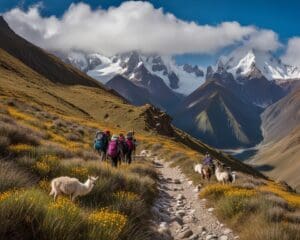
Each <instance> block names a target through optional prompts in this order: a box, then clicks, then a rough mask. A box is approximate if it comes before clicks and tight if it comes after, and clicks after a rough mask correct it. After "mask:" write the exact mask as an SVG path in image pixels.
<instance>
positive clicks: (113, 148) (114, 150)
mask: <svg viewBox="0 0 300 240" xmlns="http://www.w3.org/2000/svg"><path fill="white" fill-rule="evenodd" d="M107 154H108V156H110V157H116V156H118V141H110V142H109V144H108V151H107Z"/></svg>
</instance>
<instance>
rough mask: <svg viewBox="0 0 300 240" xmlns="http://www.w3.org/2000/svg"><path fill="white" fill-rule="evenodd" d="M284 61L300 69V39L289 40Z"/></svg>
mask: <svg viewBox="0 0 300 240" xmlns="http://www.w3.org/2000/svg"><path fill="white" fill-rule="evenodd" d="M282 60H283V61H284V62H285V63H287V64H290V65H294V66H298V67H300V37H293V38H291V39H289V41H288V44H287V49H286V52H285V54H284V56H283V57H282Z"/></svg>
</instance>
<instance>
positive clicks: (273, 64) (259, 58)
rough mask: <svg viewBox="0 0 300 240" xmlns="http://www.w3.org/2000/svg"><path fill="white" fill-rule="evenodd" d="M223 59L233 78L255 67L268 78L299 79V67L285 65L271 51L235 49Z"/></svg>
mask: <svg viewBox="0 0 300 240" xmlns="http://www.w3.org/2000/svg"><path fill="white" fill-rule="evenodd" d="M222 59H223V61H224V59H225V68H226V70H227V71H228V72H231V73H232V74H233V75H234V76H235V78H237V77H239V76H248V75H249V74H251V72H252V71H253V70H255V69H256V72H257V70H258V71H259V72H260V73H261V74H262V75H263V76H264V77H266V78H267V79H268V80H279V81H280V80H292V79H300V69H298V68H296V67H292V66H288V65H285V64H283V63H282V62H281V60H280V59H279V58H277V57H275V56H274V55H272V53H271V52H262V51H258V50H255V49H250V50H244V49H236V50H235V51H233V52H232V53H231V54H230V55H229V56H228V57H223V58H222Z"/></svg>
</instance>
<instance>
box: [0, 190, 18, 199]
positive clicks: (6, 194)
mask: <svg viewBox="0 0 300 240" xmlns="http://www.w3.org/2000/svg"><path fill="white" fill-rule="evenodd" d="M14 193H15V190H9V191H6V192H3V193H1V194H0V202H2V201H5V200H6V199H8V198H9V197H11V196H12V195H13V194H14Z"/></svg>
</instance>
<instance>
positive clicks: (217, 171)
mask: <svg viewBox="0 0 300 240" xmlns="http://www.w3.org/2000/svg"><path fill="white" fill-rule="evenodd" d="M221 172H222V171H221V169H220V167H216V171H215V174H216V176H217V175H219V174H220V173H221Z"/></svg>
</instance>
